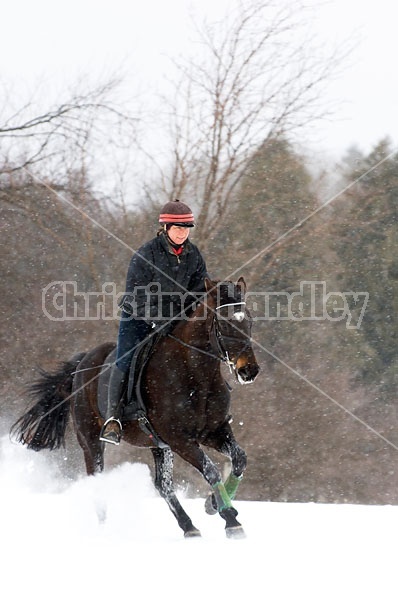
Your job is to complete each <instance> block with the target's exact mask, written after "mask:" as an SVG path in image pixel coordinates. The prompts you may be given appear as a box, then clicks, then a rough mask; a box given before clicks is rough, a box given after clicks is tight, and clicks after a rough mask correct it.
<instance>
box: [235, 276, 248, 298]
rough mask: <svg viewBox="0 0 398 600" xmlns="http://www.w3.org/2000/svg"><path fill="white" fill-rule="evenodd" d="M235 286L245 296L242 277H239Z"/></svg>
mask: <svg viewBox="0 0 398 600" xmlns="http://www.w3.org/2000/svg"><path fill="white" fill-rule="evenodd" d="M236 285H237V286H239V287H240V289H241V290H242V293H243V294H246V287H247V286H246V281H245V280H244V279H243V277H239V279H238V281H237V282H236Z"/></svg>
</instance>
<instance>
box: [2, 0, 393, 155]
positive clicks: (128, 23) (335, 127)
mask: <svg viewBox="0 0 398 600" xmlns="http://www.w3.org/2000/svg"><path fill="white" fill-rule="evenodd" d="M309 3H311V4H313V5H314V6H315V7H316V10H315V20H314V33H317V34H319V35H320V36H321V37H322V38H323V39H324V40H325V43H328V44H330V43H336V44H338V43H339V42H340V41H341V40H343V39H347V38H348V37H352V38H353V39H355V40H356V41H357V46H356V49H355V51H354V52H353V53H352V54H351V57H350V59H349V64H347V68H346V70H345V72H344V73H343V74H342V75H341V76H340V77H339V79H338V81H336V82H334V83H333V84H330V86H329V95H330V97H331V98H333V100H334V101H335V102H336V103H337V104H338V105H339V110H338V111H337V112H336V114H335V115H334V117H333V119H331V120H330V122H324V123H323V124H319V123H317V124H316V125H313V126H312V127H311V128H310V129H309V130H307V131H306V132H305V136H306V137H308V142H309V143H311V144H312V145H313V147H314V144H319V148H320V150H321V151H325V152H330V153H335V154H338V155H340V156H341V155H342V154H343V153H344V151H345V150H346V149H347V148H348V147H349V146H350V145H352V144H356V145H357V146H359V148H360V149H362V150H364V151H369V150H370V149H371V147H372V146H373V145H374V144H375V143H376V142H377V141H379V140H380V139H381V138H382V137H384V136H386V135H389V136H390V137H391V138H392V140H393V143H394V144H397V141H398V119H397V107H398V75H397V72H398V71H397V68H396V65H395V61H396V57H397V56H398V36H397V35H396V14H395V12H396V11H395V2H393V1H392V0H378V1H377V2H366V0H365V1H360V0H331V1H330V2H316V1H315V0H309ZM228 4H229V2H228V0H167V1H164V0H146V1H145V2H143V1H142V0H112V2H110V1H106V2H105V1H103V0H69V2H67V3H57V2H54V1H53V0H51V1H50V0H35V1H34V2H32V1H31V0H5V1H4V5H3V6H2V17H1V21H2V32H1V35H0V56H1V81H2V82H3V84H4V83H6V84H7V86H8V87H9V86H10V85H11V86H12V88H13V90H14V95H13V100H14V104H15V105H16V106H17V105H18V102H17V99H18V96H19V94H20V93H21V99H22V97H23V94H24V93H25V94H26V93H27V90H32V89H34V87H35V85H36V84H37V82H40V83H41V85H42V87H44V88H46V87H47V88H48V89H50V88H53V87H55V86H58V87H62V85H63V83H64V82H66V81H69V82H71V81H73V79H74V78H76V77H77V75H78V74H79V73H80V74H81V73H87V72H91V73H92V74H93V75H94V76H95V75H96V74H97V73H98V74H99V75H101V74H106V73H112V71H114V70H115V69H117V68H118V67H119V66H120V65H121V64H122V63H123V65H124V70H125V71H126V72H127V73H128V77H129V78H131V79H130V80H131V82H132V87H134V85H135V82H136V81H137V80H138V79H140V80H141V81H142V80H145V78H147V79H149V80H150V81H152V82H153V81H160V80H161V77H162V74H163V72H164V70H165V69H166V68H167V67H166V65H167V63H166V59H165V56H166V55H169V56H176V55H178V54H179V53H184V51H186V49H188V48H190V49H192V44H193V42H192V39H193V33H192V28H191V26H190V18H189V12H190V10H191V11H192V10H194V11H195V13H196V14H197V18H198V20H201V18H202V16H204V15H206V16H208V18H209V19H210V20H213V19H214V18H218V17H220V16H221V15H223V14H224V12H225V9H226V7H227V6H228ZM133 82H134V83H133ZM303 141H304V142H305V140H303Z"/></svg>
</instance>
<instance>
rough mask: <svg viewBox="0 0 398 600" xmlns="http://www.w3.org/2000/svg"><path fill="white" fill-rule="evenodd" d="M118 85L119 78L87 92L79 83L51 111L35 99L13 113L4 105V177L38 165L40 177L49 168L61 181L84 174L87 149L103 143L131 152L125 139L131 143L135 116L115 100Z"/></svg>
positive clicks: (0, 133) (0, 128) (0, 168)
mask: <svg viewBox="0 0 398 600" xmlns="http://www.w3.org/2000/svg"><path fill="white" fill-rule="evenodd" d="M120 83H121V78H120V77H117V76H114V77H111V78H109V79H108V80H107V81H105V82H102V83H99V84H97V85H94V86H92V87H91V88H89V89H87V87H88V86H87V84H85V83H82V82H78V83H77V84H76V86H75V88H74V89H72V90H70V91H68V92H63V97H62V100H61V101H59V102H56V101H54V102H53V103H52V104H50V103H48V105H47V106H45V102H43V101H42V102H41V103H40V105H37V103H35V101H34V99H33V97H32V98H31V100H29V101H28V102H27V103H25V104H23V105H22V106H20V107H19V108H18V109H16V110H15V111H12V110H11V109H10V108H9V106H10V105H11V103H9V102H7V101H5V102H4V105H3V107H2V109H1V115H0V156H2V157H3V158H2V162H0V172H1V173H2V174H3V175H4V174H8V175H9V176H11V177H12V173H13V172H15V171H17V170H20V169H21V168H25V169H27V168H29V169H32V168H33V167H34V166H35V165H36V164H37V163H40V172H41V174H42V175H43V173H44V172H45V170H46V169H45V167H44V165H46V168H47V172H48V171H49V170H51V169H52V170H53V171H55V170H56V172H57V175H58V180H60V178H62V176H67V173H68V171H69V172H70V171H71V170H73V169H76V168H80V169H81V168H82V164H83V163H84V161H85V159H86V160H87V156H88V154H89V150H88V148H89V147H90V150H91V151H92V150H93V148H95V147H96V148H97V149H98V148H101V149H103V147H104V140H105V139H106V142H107V144H108V145H109V146H110V145H111V144H113V145H114V146H115V147H119V148H120V147H122V146H123V145H125V146H127V145H128V144H127V142H126V138H127V137H128V138H129V143H131V139H132V138H133V137H134V135H135V127H136V122H137V116H136V115H135V116H133V115H131V114H129V112H128V111H127V110H126V109H125V108H122V107H121V106H119V104H118V103H117V101H116V100H115V98H116V97H117V94H116V91H117V89H118V87H119V85H120ZM4 97H5V98H6V95H4ZM43 106H44V108H43ZM94 154H95V152H94ZM97 154H98V153H97ZM60 165H62V168H61V171H60Z"/></svg>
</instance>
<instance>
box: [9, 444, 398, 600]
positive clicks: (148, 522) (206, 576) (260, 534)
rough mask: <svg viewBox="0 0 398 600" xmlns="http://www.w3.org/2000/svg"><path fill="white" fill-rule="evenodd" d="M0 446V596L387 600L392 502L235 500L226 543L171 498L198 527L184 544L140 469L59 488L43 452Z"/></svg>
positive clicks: (201, 517) (216, 527) (220, 524)
mask: <svg viewBox="0 0 398 600" xmlns="http://www.w3.org/2000/svg"><path fill="white" fill-rule="evenodd" d="M0 442H1V448H0V459H1V461H0V485H1V508H2V509H1V512H0V515H1V516H0V532H1V553H2V558H1V561H0V565H1V567H0V568H1V575H2V576H1V588H2V593H1V596H2V597H7V598H11V599H12V600H39V599H40V600H50V599H56V600H64V599H65V600H66V599H68V600H72V598H79V599H82V600H83V599H85V600H94V599H96V598H107V600H109V599H110V598H112V599H115V600H118V599H119V598H129V599H131V600H133V599H135V598H137V599H138V598H143V597H144V596H145V597H146V598H159V599H161V598H166V599H169V598H170V599H171V598H173V599H175V600H180V599H181V600H182V599H189V600H196V599H199V598H201V599H204V598H208V599H209V600H212V599H217V598H225V600H235V599H238V598H239V599H245V600H246V599H249V598H250V599H251V598H255V599H256V600H257V599H259V598H260V599H263V598H264V599H269V600H282V599H283V600H286V599H289V600H301V599H303V600H304V599H305V600H309V599H314V600H315V599H316V600H328V599H332V598H333V599H336V600H337V599H343V600H348V599H350V600H365V599H368V598H369V599H370V598H372V599H373V600H375V599H377V600H380V599H383V600H386V599H389V598H394V599H396V598H397V597H398V577H397V575H396V573H397V555H396V553H395V548H396V546H397V538H398V506H394V507H391V506H385V507H379V506H367V507H365V506H348V505H316V504H277V503H267V502H242V501H241V502H239V501H237V502H235V506H236V508H237V509H238V510H239V519H240V520H241V522H242V524H243V525H244V528H245V531H246V534H247V537H246V539H244V540H229V539H226V537H225V533H224V521H223V520H222V519H221V518H220V517H218V515H215V516H208V515H206V513H205V512H204V508H203V504H204V501H203V499H198V500H192V499H184V498H182V497H180V499H181V501H182V502H183V504H184V507H185V508H186V510H187V512H188V513H189V514H190V516H191V517H192V520H193V522H194V524H195V525H196V526H197V527H198V528H199V529H200V530H201V532H202V538H198V539H190V540H185V539H184V538H183V534H182V531H181V530H180V529H179V527H178V525H177V523H176V521H175V520H174V517H173V516H172V514H171V512H170V511H169V509H168V508H167V506H166V504H165V502H164V501H163V500H161V499H160V498H159V497H158V496H157V493H156V491H155V490H154V488H153V487H152V481H151V478H150V474H149V470H148V468H147V467H146V466H144V465H141V464H127V463H125V464H122V465H120V466H119V467H116V468H114V469H113V470H109V471H107V472H105V473H103V474H102V475H99V476H96V477H93V478H87V477H81V478H80V479H78V480H77V481H70V480H65V479H63V478H62V477H61V476H60V475H59V473H57V472H56V471H55V470H54V469H55V467H54V466H52V465H51V464H50V462H49V460H48V453H45V452H43V453H38V454H36V453H33V452H31V451H29V450H27V449H26V448H24V447H22V446H19V445H16V444H14V443H11V442H10V441H9V439H8V437H4V438H2V439H1V440H0ZM105 510H106V518H105V520H104V521H103V522H101V520H100V519H99V518H98V516H99V515H101V514H104V511H105Z"/></svg>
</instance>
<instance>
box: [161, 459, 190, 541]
mask: <svg viewBox="0 0 398 600" xmlns="http://www.w3.org/2000/svg"><path fill="white" fill-rule="evenodd" d="M152 454H153V457H154V459H155V487H156V489H157V490H158V492H159V493H160V495H161V496H162V498H164V499H165V500H166V502H167V504H168V506H169V508H170V510H171V512H172V513H173V515H174V516H175V518H176V519H177V522H178V524H179V526H180V527H181V529H182V530H183V532H184V536H185V537H197V536H200V531H199V530H198V529H196V527H194V525H193V524H192V521H191V519H190V518H189V516H188V515H187V513H186V512H185V510H184V509H183V508H182V506H181V504H180V503H179V501H178V499H177V496H176V495H175V492H174V486H173V453H172V451H171V450H170V449H169V448H152Z"/></svg>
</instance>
